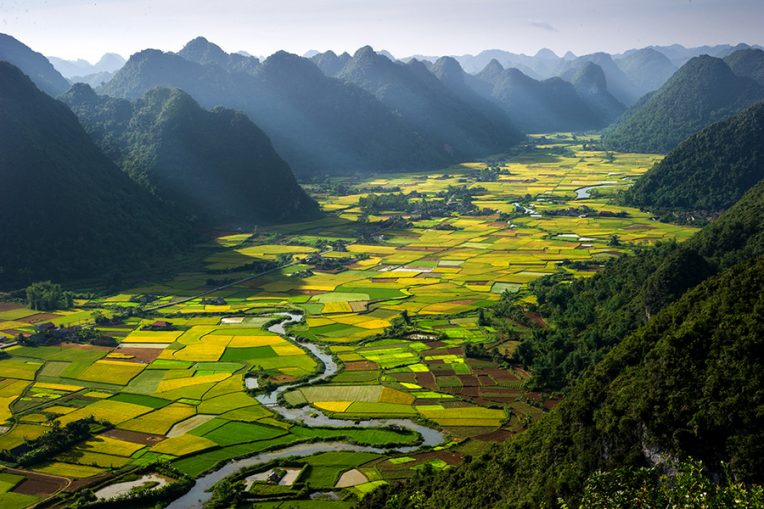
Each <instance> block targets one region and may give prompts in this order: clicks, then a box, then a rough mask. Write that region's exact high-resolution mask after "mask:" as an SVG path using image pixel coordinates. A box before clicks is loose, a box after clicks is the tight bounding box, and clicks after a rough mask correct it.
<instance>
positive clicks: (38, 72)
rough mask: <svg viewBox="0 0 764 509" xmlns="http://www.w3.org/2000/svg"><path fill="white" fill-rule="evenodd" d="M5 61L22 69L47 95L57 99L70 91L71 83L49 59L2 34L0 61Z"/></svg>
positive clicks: (0, 39)
mask: <svg viewBox="0 0 764 509" xmlns="http://www.w3.org/2000/svg"><path fill="white" fill-rule="evenodd" d="M3 60H4V61H6V62H10V63H11V64H13V65H14V66H16V67H18V68H19V69H21V72H23V73H24V74H26V75H27V76H29V78H30V79H31V80H32V81H33V82H34V84H35V85H37V87H38V88H39V89H40V90H42V91H43V92H46V93H47V94H50V95H52V96H54V97H55V96H58V95H60V94H63V93H64V92H66V91H67V90H69V82H68V81H66V78H64V77H63V76H61V74H59V72H58V71H56V69H54V68H53V65H52V64H51V63H50V62H49V61H48V59H47V58H45V57H44V56H43V55H42V54H40V53H37V52H36V51H33V50H32V49H31V48H29V47H28V46H26V45H25V44H23V43H22V42H20V41H18V40H16V39H14V38H13V37H11V36H10V35H6V34H0V61H3Z"/></svg>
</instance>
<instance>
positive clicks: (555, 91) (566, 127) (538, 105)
mask: <svg viewBox="0 0 764 509" xmlns="http://www.w3.org/2000/svg"><path fill="white" fill-rule="evenodd" d="M475 77H476V78H477V79H478V80H480V81H482V82H483V83H484V84H485V85H473V86H476V90H478V91H482V92H483V93H486V94H488V97H490V98H491V99H492V100H493V101H494V102H496V103H497V104H498V105H499V106H501V107H502V108H503V109H504V110H505V111H506V112H507V114H508V115H509V117H510V118H511V119H512V121H513V122H514V123H515V124H516V125H517V126H518V127H519V128H520V129H522V130H524V131H526V132H553V131H580V130H587V129H596V128H600V127H603V126H604V125H606V122H605V121H604V120H602V119H600V118H599V117H598V116H597V115H596V114H595V113H594V112H593V111H592V110H591V108H589V106H588V105H587V104H586V103H585V102H584V100H583V99H581V97H580V96H579V95H578V93H577V92H576V89H575V88H574V86H573V85H572V84H570V83H569V82H567V81H564V80H562V79H560V78H550V79H548V80H544V81H537V80H534V79H533V78H531V77H529V76H527V75H525V74H523V73H522V72H521V71H519V70H518V69H513V68H510V69H503V68H501V65H500V64H499V63H498V62H496V61H492V62H491V63H490V64H489V65H488V66H487V67H486V68H485V69H484V70H483V71H482V72H480V73H479V74H477V75H476V76H475Z"/></svg>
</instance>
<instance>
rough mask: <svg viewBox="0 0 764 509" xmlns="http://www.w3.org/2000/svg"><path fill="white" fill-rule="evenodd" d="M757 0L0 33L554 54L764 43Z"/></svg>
mask: <svg viewBox="0 0 764 509" xmlns="http://www.w3.org/2000/svg"><path fill="white" fill-rule="evenodd" d="M762 25H764V2H761V1H759V0H694V1H687V0H644V1H640V2H638V3H637V2H633V1H621V0H582V1H578V2H570V1H569V0H545V1H539V0H536V1H532V2H531V1H524V0H522V1H521V0H469V1H467V0H389V1H385V2H365V1H352V0H281V1H279V2H266V1H260V0H256V1H247V0H220V1H215V2H209V1H204V2H201V1H193V2H190V1H188V0H162V1H158V0H100V1H96V2H93V1H92V0H91V1H84V0H60V1H54V0H12V1H0V31H2V32H5V33H9V34H11V35H13V36H15V37H17V38H19V39H21V40H23V41H25V42H26V43H27V44H29V45H30V46H32V47H34V48H35V49H36V50H37V51H41V52H42V53H44V54H46V55H55V56H58V57H63V58H86V59H89V60H91V61H95V60H97V59H98V57H100V55H101V54H103V53H104V52H105V51H112V52H118V53H120V54H123V55H124V56H128V55H130V54H132V53H134V52H136V51H138V50H140V49H144V48H146V47H154V48H158V49H163V50H178V49H180V47H181V46H182V45H183V44H184V43H185V42H187V41H188V40H189V39H191V38H193V37H195V36H197V35H204V36H205V37H207V38H208V39H210V40H212V41H215V42H216V43H218V44H220V45H221V46H222V47H223V49H225V50H227V51H239V50H244V51H247V52H249V53H251V54H254V55H269V54H271V53H273V52H275V51H277V50H280V49H284V50H287V51H290V52H294V53H298V54H302V53H304V52H306V51H308V50H311V49H316V50H326V49H333V50H335V51H345V50H347V51H353V50H355V49H356V48H358V47H360V46H362V45H365V44H371V45H373V46H374V47H376V48H379V49H386V50H388V51H390V52H392V53H393V54H394V55H396V56H399V57H403V56H408V55H412V54H428V55H443V54H464V53H478V52H480V51H481V50H484V49H489V48H500V49H505V50H509V51H514V52H524V53H528V54H533V53H535V52H536V51H537V50H538V49H540V48H542V47H548V48H551V49H552V50H554V51H555V52H557V53H558V54H562V53H564V52H565V51H568V50H571V51H573V52H574V53H576V54H585V53H589V52H594V51H609V52H619V51H623V50H626V49H629V48H633V47H643V46H647V45H652V44H658V45H665V44H674V43H679V44H683V45H685V46H700V45H704V44H721V43H731V44H734V43H737V42H740V41H745V42H747V43H749V44H760V43H762V42H764V34H763V33H762V30H761V26H762Z"/></svg>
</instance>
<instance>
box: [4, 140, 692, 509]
mask: <svg viewBox="0 0 764 509" xmlns="http://www.w3.org/2000/svg"><path fill="white" fill-rule="evenodd" d="M592 141H593V140H591V139H588V138H575V137H573V136H571V135H562V134H561V135H556V136H552V137H548V138H546V139H540V138H539V139H537V140H536V146H535V148H534V149H529V151H528V152H527V153H524V154H521V155H518V156H514V157H512V158H511V159H510V160H509V162H505V163H502V164H501V171H498V172H494V173H493V176H491V177H488V175H489V173H490V172H487V171H485V170H484V168H485V167H486V164H485V163H465V164H463V165H460V166H458V167H453V168H449V169H447V170H444V171H443V172H440V173H430V174H413V175H412V174H409V175H385V176H381V177H377V178H370V179H366V180H361V179H350V178H346V179H336V180H334V181H332V182H330V183H328V184H323V185H318V184H316V185H313V186H312V187H311V188H310V191H311V192H312V193H313V195H314V196H315V197H316V198H317V199H318V200H319V201H320V203H321V205H322V207H323V209H324V210H325V211H327V213H328V214H327V215H326V217H324V218H323V219H321V220H318V221H313V222H310V223H302V224H291V225H284V226H278V227H269V228H258V229H257V230H256V231H255V232H227V233H226V234H224V235H221V236H220V237H219V238H217V239H216V240H215V241H214V242H211V243H210V244H208V245H204V246H200V247H199V250H201V251H203V252H208V255H207V256H206V257H205V263H204V266H203V267H199V269H198V271H195V272H189V273H182V274H179V275H177V276H176V277H175V278H174V279H172V280H170V281H164V282H159V283H156V284H152V285H149V286H144V287H140V288H133V289H129V290H125V291H124V292H122V293H120V294H117V295H110V296H105V297H100V298H95V299H91V300H78V301H77V302H76V308H75V309H72V310H62V311H55V312H52V313H39V312H36V311H33V310H31V309H27V308H24V307H23V306H21V305H17V304H11V303H0V338H4V339H2V341H3V342H4V345H2V346H4V350H5V351H6V352H7V353H8V354H9V356H8V357H7V358H5V359H2V360H0V377H1V378H0V425H2V432H3V433H2V434H0V451H3V450H5V451H9V452H10V454H11V455H15V456H16V457H18V455H19V454H22V453H23V451H24V449H25V448H26V447H28V444H27V443H26V440H30V439H34V438H36V437H39V436H41V435H43V434H45V433H46V432H49V431H50V430H51V429H52V424H53V423H54V422H58V423H60V424H62V425H64V424H67V423H71V422H75V421H78V420H80V419H84V418H87V417H89V416H94V417H95V418H96V419H97V420H103V421H108V422H109V423H110V425H111V426H108V425H107V426H101V427H98V428H94V429H96V433H95V434H94V435H92V436H91V437H90V438H88V439H86V440H84V441H80V442H79V443H77V444H75V445H74V446H73V447H72V448H70V449H68V450H65V451H62V452H60V453H57V454H56V455H55V457H51V458H48V459H46V460H45V461H42V462H35V463H33V464H30V465H28V466H27V467H25V468H13V469H10V468H9V469H6V471H4V472H0V506H2V507H4V508H5V507H7V508H13V507H25V506H28V505H30V504H33V503H35V502H37V501H40V500H42V499H45V498H48V497H50V496H52V495H54V494H55V493H57V492H59V491H60V490H64V492H75V495H67V494H64V495H59V498H58V503H59V504H60V505H61V506H63V505H64V504H66V503H70V502H71V501H72V500H73V499H74V498H75V497H76V496H77V495H76V493H82V491H81V488H85V487H89V488H93V490H94V491H95V492H96V494H98V493H100V492H99V491H98V490H99V489H101V488H103V487H104V486H107V485H109V484H112V483H113V482H115V479H117V480H118V482H129V481H134V480H135V479H139V480H140V479H141V478H142V477H141V476H144V475H145V476H146V479H148V481H146V482H154V483H157V480H156V478H155V477H156V476H160V478H161V479H160V481H159V482H158V484H159V485H160V486H165V485H163V484H162V482H165V483H167V485H170V486H171V485H173V484H174V483H180V482H182V481H183V480H184V479H186V481H187V479H188V478H197V477H200V476H202V475H203V474H204V473H206V472H209V471H214V470H215V469H217V468H219V466H220V464H221V463H222V462H225V461H227V460H231V459H233V458H241V457H248V456H253V455H257V454H259V453H263V452H265V451H277V450H279V449H282V448H287V447H293V446H296V445H297V444H301V443H305V442H309V441H336V443H337V447H336V450H335V451H328V452H327V451H324V452H320V453H319V454H315V455H312V456H307V457H304V458H302V459H294V460H291V461H289V462H287V463H288V464H287V463H283V464H281V465H277V464H276V463H275V462H271V463H267V464H265V465H262V464H261V465H259V467H260V468H259V470H264V471H269V473H271V474H273V479H272V482H268V480H267V478H268V475H261V476H259V477H252V475H253V474H255V473H256V471H257V470H258V466H255V467H254V468H253V469H252V471H251V472H247V473H246V474H243V475H242V476H240V477H242V478H246V482H245V483H244V489H245V490H246V492H247V494H246V495H244V496H246V497H251V498H253V499H259V500H263V501H266V502H264V503H263V504H264V505H262V507H280V506H281V504H283V500H284V499H298V498H299V499H300V501H299V507H315V508H319V507H321V508H324V507H349V506H350V505H352V502H353V500H355V498H356V497H362V496H363V495H364V494H365V493H367V492H369V491H370V490H372V489H374V488H375V487H376V486H378V485H380V484H381V483H385V482H386V481H389V480H392V479H401V478H406V477H410V476H412V475H413V474H414V473H415V472H416V471H417V470H419V469H423V468H434V469H443V468H448V467H449V465H453V464H456V463H459V462H460V461H462V459H463V458H464V457H465V456H467V455H471V456H475V455H477V454H479V453H480V451H482V450H484V449H485V448H486V447H489V446H490V444H491V443H493V442H496V441H501V440H505V439H506V438H508V437H509V436H511V435H512V434H514V433H517V432H519V431H522V430H523V429H524V428H525V427H527V425H528V423H529V422H531V421H532V420H533V419H535V418H536V417H538V415H540V414H541V413H543V412H544V411H546V410H547V409H549V408H551V407H553V406H554V405H555V404H556V401H557V400H556V399H555V397H554V395H547V394H541V393H538V392H533V391H530V390H528V389H527V388H525V387H524V381H525V380H526V379H527V378H528V377H529V373H527V372H526V371H524V370H523V369H521V368H520V367H518V366H512V365H510V364H507V363H506V362H503V361H502V360H501V359H496V358H482V357H481V358H478V357H473V356H468V355H467V354H466V350H468V349H471V350H474V345H479V344H484V345H492V346H493V345H498V347H499V351H500V352H502V353H503V354H505V355H506V356H509V355H510V354H511V352H512V351H513V349H514V348H515V347H516V346H517V344H518V342H519V341H521V340H522V339H523V337H524V336H525V335H527V334H528V333H529V331H528V330H527V328H524V327H523V326H522V325H521V324H517V326H516V327H515V328H513V330H512V331H506V330H494V329H493V328H492V327H489V326H486V325H485V323H484V322H483V321H482V320H481V314H480V312H479V310H480V309H481V308H484V307H486V306H491V305H492V304H494V303H496V302H498V301H499V300H500V299H502V298H507V299H518V300H528V299H530V298H531V297H529V296H528V293H527V291H526V287H527V285H528V283H530V282H531V281H534V280H536V279H538V278H540V277H543V276H545V275H548V274H552V273H554V272H556V271H561V270H562V271H568V272H570V273H573V274H574V275H576V276H578V277H591V276H592V275H594V274H595V273H596V271H597V270H598V268H599V267H600V266H601V264H602V263H604V262H606V261H607V260H608V259H609V258H612V257H617V256H622V255H624V254H626V253H629V252H631V251H633V250H634V249H635V248H637V247H638V246H641V245H648V244H652V243H655V242H657V241H662V240H670V239H676V240H678V241H682V240H685V239H687V238H688V237H689V236H691V235H692V234H693V233H694V232H695V231H696V230H695V229H694V228H690V227H684V226H676V225H669V224H664V223H659V222H656V221H653V220H652V219H651V218H650V215H649V214H648V213H646V212H641V211H639V210H635V209H631V208H626V207H622V206H619V205H614V204H613V202H612V197H613V195H614V194H615V193H616V192H618V191H619V190H623V189H625V188H627V187H628V186H629V185H630V184H631V182H633V180H634V179H635V178H636V177H638V176H639V175H641V174H642V173H644V172H645V171H646V170H647V169H648V168H649V167H651V166H652V165H653V164H654V163H655V162H656V161H658V160H659V156H654V155H639V154H619V153H615V154H608V153H605V152H601V151H593V150H584V149H583V146H582V143H591V142H592ZM595 141H596V140H595ZM461 187H466V188H468V189H472V191H473V192H472V195H473V196H472V203H473V204H474V205H475V206H476V207H477V209H478V213H477V214H475V213H474V212H473V213H471V215H466V214H452V215H449V216H447V217H429V218H426V219H425V218H422V217H419V216H418V215H416V214H414V215H413V216H412V213H409V212H405V211H386V210H381V211H378V212H377V213H372V214H366V213H365V211H364V210H362V208H361V207H360V206H359V199H360V198H361V197H364V196H366V195H368V194H370V193H371V192H372V191H376V194H383V195H385V194H391V195H392V194H397V193H398V192H402V193H406V194H408V193H411V192H412V191H416V192H417V193H419V195H420V196H418V197H417V198H411V200H412V201H417V200H422V197H424V199H426V200H428V201H430V202H431V203H434V204H438V202H439V201H442V200H449V199H451V198H450V196H452V195H453V194H454V190H458V189H459V188H461ZM340 188H341V189H343V192H342V194H341V195H338V194H337V193H336V190H337V189H340ZM479 188H482V189H479ZM584 188H591V189H592V190H593V191H592V192H591V193H589V192H587V191H585V190H584V191H581V190H582V189H584ZM577 190H578V191H577ZM258 261H270V262H277V263H278V264H279V265H280V266H281V268H279V269H277V270H274V271H271V272H269V273H267V274H264V275H262V276H259V277H252V274H251V273H250V272H249V270H250V268H251V265H252V263H253V262H258ZM213 288H222V289H221V290H218V291H214V292H211V293H210V292H209V291H210V289H213ZM201 294H204V295H201ZM149 309H151V310H152V311H150V312H149V311H148V310H149ZM141 310H142V311H141ZM128 311H131V312H128ZM285 311H290V312H293V313H299V314H301V315H303V316H304V320H302V321H301V322H300V323H297V324H294V325H292V326H289V327H288V328H287V331H288V334H289V335H291V336H294V337H296V338H297V341H294V340H292V339H291V338H290V337H288V336H287V335H280V334H277V333H276V332H273V329H271V331H269V330H267V326H268V325H270V324H271V322H272V321H273V320H274V318H275V317H277V315H275V314H274V313H279V312H285ZM94 313H98V314H99V315H101V316H103V317H105V319H102V320H101V322H102V323H101V324H100V325H97V329H98V330H100V331H102V332H103V333H105V334H107V335H109V336H112V337H114V338H116V339H117V340H118V343H119V344H118V346H116V347H106V346H94V345H90V344H74V343H62V344H60V345H55V346H41V347H31V346H23V345H14V344H13V343H14V340H15V338H16V337H17V336H18V335H19V334H24V335H28V334H31V333H34V332H35V326H39V324H42V323H52V324H55V325H57V326H75V325H80V324H89V323H91V322H92V321H93V319H94ZM96 316H97V315H96ZM113 316H120V317H122V318H121V319H119V320H114V321H113V323H108V322H109V320H108V319H109V317H113ZM529 318H530V319H533V320H538V319H540V318H538V317H533V316H531V317H529ZM165 322H166V323H165ZM308 345H321V346H320V349H321V351H322V352H326V353H328V354H330V355H331V357H332V358H333V361H334V362H336V363H337V365H338V368H339V371H338V373H337V374H336V375H334V376H332V377H331V378H329V379H328V380H326V381H325V382H322V383H318V384H316V383H311V384H308V385H299V384H298V385H293V386H291V385H290V386H291V388H290V389H288V390H285V391H284V393H283V400H282V404H283V405H285V406H287V407H288V406H298V407H299V406H306V405H307V408H308V409H312V410H308V411H307V412H306V413H308V414H310V413H311V412H314V413H315V414H317V415H318V412H321V413H322V414H324V415H326V416H327V417H328V418H341V419H347V424H348V427H351V428H353V429H350V430H348V429H344V430H343V429H338V428H336V427H334V428H332V427H316V426H310V425H306V424H303V423H301V422H294V421H292V420H288V419H285V418H283V417H282V416H280V415H279V414H278V413H275V412H274V411H273V409H271V408H269V407H267V406H264V405H263V404H261V403H260V402H259V401H258V400H257V399H255V397H254V394H251V393H248V392H246V391H245V387H244V384H245V378H246V379H248V380H249V379H250V378H256V379H257V382H249V384H250V386H251V387H254V386H255V385H257V386H258V387H257V388H255V389H254V390H255V391H258V390H259V391H260V392H261V393H262V392H268V391H271V390H273V389H274V388H276V387H278V386H281V385H285V384H297V383H298V382H300V381H304V380H306V379H308V378H310V377H311V375H313V374H315V373H317V372H321V371H323V370H324V368H325V366H323V365H324V364H326V362H322V361H321V359H320V355H318V356H317V355H316V354H315V352H313V351H311V350H310V349H309V348H308V347H307V346H308ZM245 375H248V376H245ZM366 419H405V420H407V421H412V422H416V423H419V424H424V425H425V426H427V427H430V428H433V429H436V430H438V431H439V432H441V433H442V434H443V436H444V437H445V440H444V441H443V442H442V443H440V444H438V445H437V446H434V447H427V448H423V449H416V446H417V445H418V444H419V442H420V440H421V438H420V436H419V434H417V433H415V432H412V431H411V430H408V429H392V428H375V427H371V428H362V427H353V423H354V422H355V421H359V420H366ZM349 442H352V443H353V444H354V445H359V446H362V447H359V448H357V449H363V448H364V447H365V448H366V449H365V450H344V449H343V447H344V448H345V449H347V447H345V446H346V445H348V443H349ZM396 448H399V449H400V448H406V449H404V450H407V451H408V452H406V453H401V452H395V451H394V449H396ZM391 451H392V452H391ZM6 459H8V458H6ZM157 461H162V462H167V463H168V464H169V467H161V468H158V469H157V468H155V467H154V466H153V465H154V464H155V463H156V462H157ZM9 464H10V463H9ZM287 467H288V468H287ZM280 468H285V470H284V471H283V472H282V471H281V470H280ZM271 470H272V472H270V471H271ZM282 474H283V475H284V476H283V477H280V476H281V475H282ZM151 476H154V477H151ZM140 484H141V483H139V485H140ZM134 486H135V485H134V484H130V485H128V487H127V488H125V490H127V489H129V488H131V487H134ZM78 490H79V491H78ZM115 492H116V493H120V491H119V490H118V489H117V490H115V489H114V488H112V489H111V490H110V491H106V493H111V494H112V495H110V496H113V493H115ZM125 492H126V491H125ZM310 496H312V497H313V498H310ZM149 505H150V504H149ZM290 507H292V506H291V505H290ZM295 507H297V506H295Z"/></svg>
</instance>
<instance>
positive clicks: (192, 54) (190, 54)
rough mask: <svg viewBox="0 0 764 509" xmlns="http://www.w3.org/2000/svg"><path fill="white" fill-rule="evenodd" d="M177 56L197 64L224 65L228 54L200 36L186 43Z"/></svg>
mask: <svg viewBox="0 0 764 509" xmlns="http://www.w3.org/2000/svg"><path fill="white" fill-rule="evenodd" d="M178 54H179V55H180V56H182V57H183V58H185V59H186V60H190V61H192V62H196V63H198V64H217V65H225V64H226V63H227V62H228V53H226V52H225V51H223V49H222V48H221V47H220V46H218V45H217V44H214V43H211V42H210V41H208V40H207V39H206V38H204V37H201V36H199V37H196V38H194V39H191V40H190V41H188V42H187V43H186V45H185V46H183V49H181V50H180V51H179V52H178Z"/></svg>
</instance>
